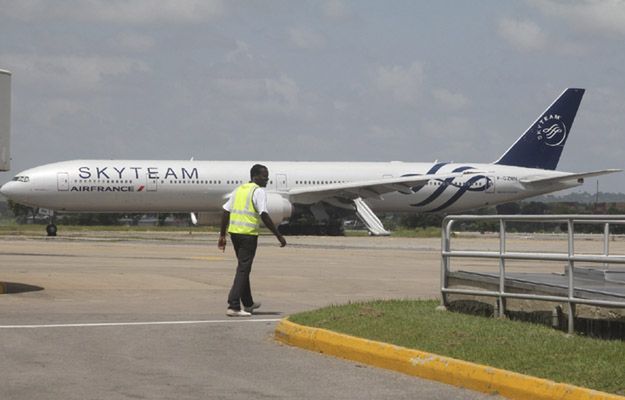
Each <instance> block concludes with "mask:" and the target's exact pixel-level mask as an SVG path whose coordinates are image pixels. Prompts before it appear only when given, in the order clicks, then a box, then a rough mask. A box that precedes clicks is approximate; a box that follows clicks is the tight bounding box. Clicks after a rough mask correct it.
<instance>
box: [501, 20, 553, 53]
mask: <svg viewBox="0 0 625 400" xmlns="http://www.w3.org/2000/svg"><path fill="white" fill-rule="evenodd" d="M498 31H499V35H500V36H501V37H503V38H504V39H505V40H507V41H508V42H509V43H510V44H512V45H513V46H515V47H517V48H518V49H521V50H527V51H531V50H541V49H543V48H544V47H545V45H546V44H547V35H546V34H545V33H544V32H543V31H542V29H540V27H539V26H538V25H536V24H535V23H534V22H532V21H520V20H514V19H510V18H503V19H501V20H500V21H499V26H498Z"/></svg>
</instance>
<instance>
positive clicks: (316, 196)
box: [0, 88, 621, 236]
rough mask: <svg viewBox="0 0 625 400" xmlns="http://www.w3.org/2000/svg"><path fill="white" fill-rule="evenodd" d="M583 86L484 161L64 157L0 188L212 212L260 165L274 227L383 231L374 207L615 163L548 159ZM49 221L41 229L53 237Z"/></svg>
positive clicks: (85, 202)
mask: <svg viewBox="0 0 625 400" xmlns="http://www.w3.org/2000/svg"><path fill="white" fill-rule="evenodd" d="M584 92H585V90H584V89H578V88H568V89H566V90H564V92H563V93H562V94H561V95H560V96H559V97H558V98H557V99H556V100H555V101H554V102H553V103H552V104H551V105H550V106H549V107H548V108H547V109H546V110H545V112H543V113H542V114H540V116H539V117H538V118H537V119H536V121H534V123H532V124H531V125H530V127H529V128H528V129H527V130H526V131H525V132H524V133H523V134H522V135H521V136H520V137H519V138H518V139H517V140H516V141H515V142H514V143H513V144H512V146H510V148H509V149H508V150H506V151H505V152H504V153H503V155H501V157H499V158H498V159H497V160H496V161H494V162H491V163H452V162H419V163H417V162H401V161H391V162H301V161H195V160H193V159H191V160H189V161H166V160H73V161H63V162H57V163H52V164H46V165H42V166H39V167H35V168H32V169H28V170H25V171H22V172H20V173H18V174H17V175H16V176H15V177H14V178H13V179H12V181H10V182H7V183H6V184H5V185H3V186H2V187H0V193H2V194H3V195H4V196H6V197H7V198H9V199H11V200H13V201H14V202H16V203H20V204H23V205H27V206H31V207H38V208H43V209H48V210H52V211H53V212H57V213H63V212H115V213H126V212H128V213H147V212H178V213H182V212H184V213H191V216H192V219H194V218H195V213H197V212H212V213H219V214H220V213H221V210H222V209H221V207H222V205H223V203H224V202H225V199H226V198H227V197H228V196H229V195H230V193H232V191H233V190H234V189H235V188H236V187H237V186H238V185H240V184H242V183H244V182H248V181H249V170H250V167H251V166H252V165H253V164H255V163H261V164H264V165H266V166H267V167H268V169H269V171H270V174H271V181H270V182H269V184H268V185H267V188H266V190H267V202H268V211H269V214H270V215H271V216H272V218H273V219H274V222H275V223H276V224H278V223H280V222H282V221H285V220H288V219H289V217H291V216H292V215H293V214H294V213H296V212H298V211H301V210H308V211H310V212H311V213H312V214H313V215H314V216H315V218H317V219H323V218H327V217H328V210H330V209H339V210H348V211H350V212H352V213H353V212H354V211H355V212H356V214H357V215H358V216H359V217H360V219H361V220H362V221H363V222H364V223H365V225H366V226H367V228H368V229H369V230H370V232H371V233H372V234H378V235H386V234H389V232H388V231H386V230H385V229H384V226H383V224H382V223H381V222H380V220H379V219H378V217H377V216H376V215H375V213H374V212H408V213H421V212H443V213H455V212H459V211H466V210H470V209H475V208H480V207H484V206H493V205H497V204H502V203H507V202H512V201H517V200H521V199H526V198H529V197H533V196H536V195H540V194H545V193H550V192H555V191H559V190H563V189H568V188H572V187H575V186H578V185H581V184H582V183H583V181H584V179H585V178H589V177H594V176H599V175H604V174H609V173H613V172H619V171H621V170H620V169H604V170H600V171H591V172H582V173H572V172H563V171H557V170H556V166H557V164H558V161H559V159H560V155H561V153H562V150H563V148H564V145H565V144H566V141H567V139H568V137H569V135H570V132H571V127H572V125H573V120H574V118H575V115H576V113H577V110H578V108H579V105H580V102H581V99H582V96H583V95H584ZM56 229H57V228H56V225H54V224H53V223H52V222H51V223H50V224H49V225H48V226H47V227H46V230H47V231H48V235H51V236H54V235H56Z"/></svg>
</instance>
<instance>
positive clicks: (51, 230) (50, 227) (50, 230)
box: [46, 224, 56, 236]
mask: <svg viewBox="0 0 625 400" xmlns="http://www.w3.org/2000/svg"><path fill="white" fill-rule="evenodd" d="M46 232H47V233H48V236H56V225H54V224H48V226H46Z"/></svg>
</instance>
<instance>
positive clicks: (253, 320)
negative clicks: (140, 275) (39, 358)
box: [0, 318, 281, 329]
mask: <svg viewBox="0 0 625 400" xmlns="http://www.w3.org/2000/svg"><path fill="white" fill-rule="evenodd" d="M280 319H281V318H270V319H240V318H233V319H222V320H209V321H152V322H101V323H91V324H48V325H0V329H44V328H94V327H103V326H142V325H198V324H223V323H240V322H248V323H249V322H278V321H280Z"/></svg>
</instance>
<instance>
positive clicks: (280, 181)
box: [276, 174, 288, 191]
mask: <svg viewBox="0 0 625 400" xmlns="http://www.w3.org/2000/svg"><path fill="white" fill-rule="evenodd" d="M287 189H288V184H287V180H286V174H276V190H278V191H281V190H287Z"/></svg>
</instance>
